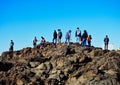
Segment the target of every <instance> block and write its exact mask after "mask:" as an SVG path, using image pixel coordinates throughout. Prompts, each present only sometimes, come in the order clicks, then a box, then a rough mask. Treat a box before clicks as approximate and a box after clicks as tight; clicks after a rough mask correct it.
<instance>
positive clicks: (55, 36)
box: [53, 30, 57, 44]
mask: <svg viewBox="0 0 120 85" xmlns="http://www.w3.org/2000/svg"><path fill="white" fill-rule="evenodd" d="M53 43H54V44H56V43H57V32H56V30H54V33H53Z"/></svg>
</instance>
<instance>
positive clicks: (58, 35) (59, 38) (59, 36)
mask: <svg viewBox="0 0 120 85" xmlns="http://www.w3.org/2000/svg"><path fill="white" fill-rule="evenodd" d="M57 37H58V43H61V38H62V32H61V29H58V34H57Z"/></svg>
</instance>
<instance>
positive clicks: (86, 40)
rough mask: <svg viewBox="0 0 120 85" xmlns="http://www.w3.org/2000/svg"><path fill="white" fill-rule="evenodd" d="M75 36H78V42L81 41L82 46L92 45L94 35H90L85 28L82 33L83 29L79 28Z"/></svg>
mask: <svg viewBox="0 0 120 85" xmlns="http://www.w3.org/2000/svg"><path fill="white" fill-rule="evenodd" d="M75 37H76V42H77V43H79V44H80V45H81V46H86V45H88V46H89V47H90V46H91V40H92V37H91V35H88V33H87V31H86V30H84V32H83V34H82V33H81V30H80V29H79V28H77V30H76V32H75Z"/></svg>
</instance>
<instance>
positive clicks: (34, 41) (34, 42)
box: [33, 36, 38, 47]
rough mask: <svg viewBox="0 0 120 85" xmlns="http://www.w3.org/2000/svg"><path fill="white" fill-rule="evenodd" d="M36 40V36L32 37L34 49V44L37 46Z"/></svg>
mask: <svg viewBox="0 0 120 85" xmlns="http://www.w3.org/2000/svg"><path fill="white" fill-rule="evenodd" d="M37 41H38V40H37V38H36V36H35V37H34V39H33V47H36V44H37Z"/></svg>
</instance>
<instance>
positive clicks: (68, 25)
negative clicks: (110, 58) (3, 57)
mask: <svg viewBox="0 0 120 85" xmlns="http://www.w3.org/2000/svg"><path fill="white" fill-rule="evenodd" d="M77 27H79V28H80V30H81V31H82V32H83V30H87V31H88V34H91V35H92V38H93V39H92V45H94V46H96V47H102V44H103V39H104V37H105V35H106V34H107V35H108V36H109V38H110V43H111V44H113V45H114V48H115V49H117V48H118V47H120V0H0V39H1V40H0V53H1V52H3V51H8V49H9V44H10V40H11V39H12V40H13V41H14V43H15V46H14V48H15V50H20V49H22V48H24V47H32V40H33V38H34V36H37V38H38V39H39V40H40V37H41V36H44V37H45V39H46V40H47V41H52V35H53V31H54V30H55V29H56V30H57V29H58V28H60V29H61V30H62V32H63V38H62V41H65V37H64V35H65V34H66V32H67V31H68V30H69V29H71V30H72V41H73V42H74V41H75V35H74V34H75V30H76V28H77Z"/></svg>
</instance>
